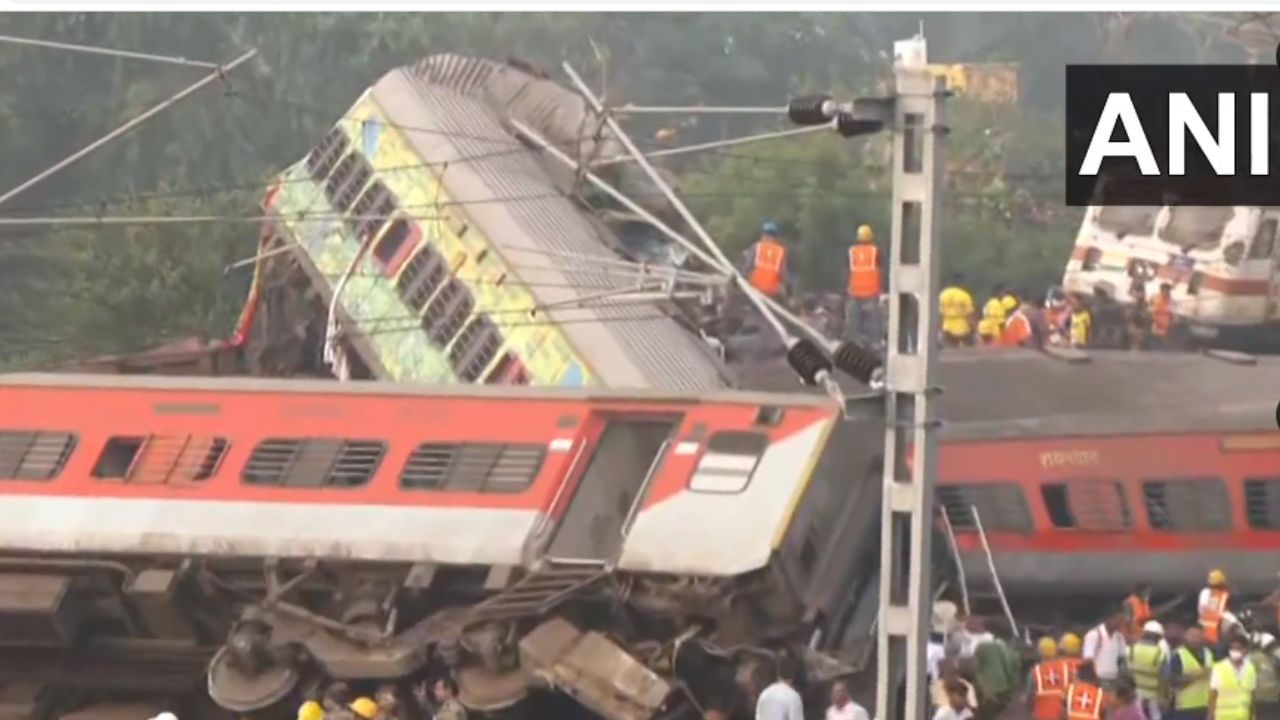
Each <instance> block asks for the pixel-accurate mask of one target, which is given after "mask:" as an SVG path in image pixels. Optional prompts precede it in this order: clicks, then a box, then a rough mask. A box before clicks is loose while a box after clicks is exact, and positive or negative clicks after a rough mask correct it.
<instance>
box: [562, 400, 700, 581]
mask: <svg viewBox="0 0 1280 720" xmlns="http://www.w3.org/2000/svg"><path fill="white" fill-rule="evenodd" d="M601 420H602V421H603V428H602V430H601V431H600V434H599V435H598V436H597V437H596V441H595V442H594V444H593V446H591V447H589V448H588V449H587V451H586V452H587V453H589V458H588V460H587V463H586V467H585V469H584V470H583V471H582V473H581V475H579V476H578V478H577V479H576V485H575V486H574V487H573V488H572V496H571V497H570V498H569V500H568V502H567V506H566V507H565V510H564V514H563V515H562V516H561V517H560V521H559V523H558V524H557V526H556V529H555V533H554V534H553V535H552V537H551V542H550V544H549V545H548V546H547V556H548V558H549V559H551V560H557V561H560V562H601V563H605V562H610V561H612V560H614V559H615V558H617V556H618V553H619V551H620V550H621V549H622V539H623V535H624V533H625V532H626V526H627V523H628V522H629V521H630V519H631V516H632V514H633V511H634V509H635V507H636V506H637V505H638V504H639V502H640V500H641V496H642V495H643V493H644V492H645V490H646V486H647V485H648V482H649V479H650V478H651V477H652V476H653V473H654V472H655V471H657V469H658V465H659V463H660V462H661V461H662V458H663V456H664V455H665V454H666V448H667V446H668V444H669V443H668V440H669V438H670V437H671V434H672V432H673V431H674V430H675V429H676V427H677V426H678V425H679V419H678V418H674V417H655V416H645V417H637V416H609V417H604V418H601ZM574 481H575V478H573V477H569V478H566V482H571V483H572V482H574Z"/></svg>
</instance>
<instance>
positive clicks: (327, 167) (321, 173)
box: [307, 127, 350, 182]
mask: <svg viewBox="0 0 1280 720" xmlns="http://www.w3.org/2000/svg"><path fill="white" fill-rule="evenodd" d="M348 145H350V142H349V141H348V140H347V134H346V133H344V132H343V131H342V128H336V127H335V128H331V129H330V130H329V132H327V133H325V136H324V139H322V140H321V141H320V143H319V144H318V145H316V146H315V147H314V148H312V149H311V152H309V153H307V174H308V175H310V176H311V179H312V180H315V181H316V182H324V180H325V178H327V177H329V173H330V172H332V171H333V166H334V165H337V164H338V160H339V158H341V157H342V156H343V155H344V154H345V153H346V152H347V147H348Z"/></svg>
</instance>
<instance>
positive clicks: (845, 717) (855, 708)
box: [827, 680, 871, 720]
mask: <svg viewBox="0 0 1280 720" xmlns="http://www.w3.org/2000/svg"><path fill="white" fill-rule="evenodd" d="M827 720H871V717H870V716H869V715H867V710H866V708H864V707H862V706H861V705H859V704H858V703H856V702H854V701H853V699H852V698H850V697H849V686H848V685H845V683H844V681H843V680H837V681H835V682H834V683H832V684H831V706H830V707H828V708H827Z"/></svg>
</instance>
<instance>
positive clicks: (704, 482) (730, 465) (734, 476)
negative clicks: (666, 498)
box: [689, 432, 769, 494]
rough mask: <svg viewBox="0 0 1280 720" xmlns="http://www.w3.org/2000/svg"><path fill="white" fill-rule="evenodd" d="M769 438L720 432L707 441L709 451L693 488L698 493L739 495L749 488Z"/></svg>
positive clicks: (691, 482)
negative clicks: (752, 475)
mask: <svg viewBox="0 0 1280 720" xmlns="http://www.w3.org/2000/svg"><path fill="white" fill-rule="evenodd" d="M768 445H769V438H768V437H766V436H764V435H761V434H759V433H748V432H720V433H716V434H715V435H712V436H711V439H710V440H708V441H707V449H706V451H705V452H703V454H702V458H701V459H700V460H698V465H697V467H695V468H694V469H693V477H692V478H690V479H689V489H690V490H693V491H695V492H706V493H727V494H736V493H740V492H742V491H744V490H746V489H747V485H748V484H749V483H750V482H751V474H752V473H753V472H755V469H756V466H757V465H759V464H760V456H761V455H763V454H764V450H765V448H766V447H768Z"/></svg>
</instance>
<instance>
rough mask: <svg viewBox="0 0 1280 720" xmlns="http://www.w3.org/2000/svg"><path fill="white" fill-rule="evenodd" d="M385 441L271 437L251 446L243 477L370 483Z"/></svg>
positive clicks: (298, 483)
mask: <svg viewBox="0 0 1280 720" xmlns="http://www.w3.org/2000/svg"><path fill="white" fill-rule="evenodd" d="M386 451H387V446H386V443H383V442H379V441H376V440H343V439H337V438H271V439H268V440H263V441H262V442H261V443H259V444H258V446H257V447H255V448H254V449H253V454H252V455H250V456H249V462H248V463H246V464H245V468H244V473H243V476H242V479H243V480H244V482H245V483H247V484H250V485H280V486H285V487H340V488H350V487H359V486H361V485H364V484H365V483H367V482H369V480H370V479H372V478H373V475H374V473H376V472H377V471H378V465H379V464H381V463H382V457H383V455H385V454H386Z"/></svg>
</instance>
